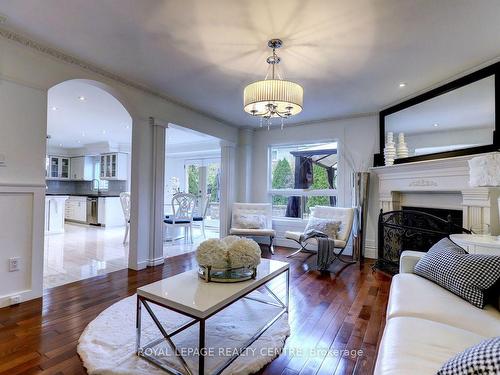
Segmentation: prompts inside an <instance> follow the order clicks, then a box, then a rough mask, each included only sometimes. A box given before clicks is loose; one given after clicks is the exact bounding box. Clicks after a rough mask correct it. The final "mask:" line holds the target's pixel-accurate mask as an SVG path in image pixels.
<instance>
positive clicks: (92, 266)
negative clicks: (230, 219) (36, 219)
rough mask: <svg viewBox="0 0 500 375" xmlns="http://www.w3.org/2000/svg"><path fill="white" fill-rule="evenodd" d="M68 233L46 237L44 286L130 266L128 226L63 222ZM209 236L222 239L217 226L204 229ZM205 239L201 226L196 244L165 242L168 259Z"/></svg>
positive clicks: (183, 252) (195, 230)
mask: <svg viewBox="0 0 500 375" xmlns="http://www.w3.org/2000/svg"><path fill="white" fill-rule="evenodd" d="M64 228H65V233H62V234H51V235H47V236H45V252H44V267H43V287H44V289H48V288H53V287H55V286H59V285H64V284H68V283H71V282H74V281H78V280H83V279H88V278H89V277H94V276H99V275H104V274H107V273H109V272H113V271H118V270H121V269H124V268H127V267H128V242H127V243H126V244H125V245H124V244H123V243H122V241H123V235H124V234H125V227H115V228H104V227H95V226H90V225H79V224H68V223H66V224H65V225H64ZM205 233H206V237H207V238H219V231H218V229H216V228H207V229H206V230H205ZM202 241H204V238H203V236H202V234H201V230H200V229H199V228H194V230H193V244H190V243H185V242H184V239H183V238H181V239H179V240H176V241H174V242H164V244H163V255H164V256H165V258H169V257H173V256H176V255H180V254H185V253H189V252H191V251H194V250H196V247H197V246H198V245H199V244H200V243H201V242H202Z"/></svg>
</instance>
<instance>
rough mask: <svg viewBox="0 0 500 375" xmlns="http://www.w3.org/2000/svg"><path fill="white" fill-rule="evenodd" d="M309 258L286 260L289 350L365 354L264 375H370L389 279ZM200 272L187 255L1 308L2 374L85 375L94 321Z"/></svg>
mask: <svg viewBox="0 0 500 375" xmlns="http://www.w3.org/2000/svg"><path fill="white" fill-rule="evenodd" d="M287 254H289V250H288V249H277V254H276V255H275V256H274V259H278V260H287V259H286V258H285V255H287ZM305 256H306V255H305V254H300V255H298V256H296V257H294V258H293V259H290V260H287V261H290V263H291V301H290V303H291V309H290V326H291V330H292V334H291V336H290V337H289V338H288V340H287V344H286V345H287V346H286V347H287V348H297V347H299V348H314V347H316V346H318V347H323V348H324V347H326V348H330V353H334V350H335V349H337V350H342V349H349V350H352V349H355V350H362V351H363V354H362V355H361V356H358V357H356V358H353V357H342V356H335V355H328V356H323V355H310V356H309V355H300V356H295V357H294V356H292V355H291V354H290V353H287V352H285V353H284V354H282V355H281V356H279V357H278V358H277V359H276V360H274V361H273V362H272V363H271V364H270V365H269V366H267V367H266V368H265V369H264V370H262V371H261V372H260V374H266V375H267V374H301V375H302V374H329V375H332V374H371V373H372V371H373V365H374V360H375V358H376V353H377V344H378V342H379V340H380V337H381V334H382V330H383V327H384V323H385V309H386V304H387V297H388V289H389V284H390V279H389V278H388V277H387V276H385V275H382V274H379V273H373V272H372V271H371V268H370V266H371V263H370V262H364V263H362V264H360V265H353V266H349V267H347V268H345V269H343V270H342V272H340V273H337V274H329V275H324V274H323V275H322V274H320V273H318V272H315V271H309V270H308V266H307V265H304V263H303V260H304V258H305ZM310 260H313V259H310ZM195 266H196V264H195V261H194V257H193V255H192V254H185V255H180V256H178V257H174V258H170V259H169V260H168V261H167V263H166V264H165V265H164V266H158V267H154V268H148V269H146V270H143V271H139V272H137V271H132V270H122V271H117V272H113V273H111V274H108V275H105V276H99V277H95V278H92V279H87V280H83V281H78V282H75V283H72V284H68V285H64V286H61V287H57V288H53V289H50V290H48V291H46V292H45V294H44V297H43V299H38V300H35V301H29V302H26V303H23V304H21V305H18V306H11V307H7V308H3V309H0V375H3V374H9V375H14V374H69V375H74V374H85V369H84V368H83V366H82V363H81V361H80V358H79V357H78V354H77V353H76V346H77V342H78V337H79V336H80V334H81V333H82V331H83V329H84V328H85V326H86V325H87V324H88V323H89V322H90V321H91V320H93V319H94V318H95V317H96V316H97V315H98V314H99V313H100V312H101V311H103V310H104V309H105V308H107V307H108V306H110V305H112V304H113V303H115V302H117V301H118V300H120V299H122V298H124V297H126V296H129V295H132V294H134V293H135V291H136V288H137V287H139V286H141V285H145V284H148V283H151V282H153V281H156V280H159V279H162V278H164V277H166V276H171V275H174V274H177V273H180V272H183V271H185V270H188V269H191V268H193V267H195ZM339 269H340V267H338V268H333V270H334V271H338V270H339ZM305 352H307V353H309V351H307V350H306V351H305Z"/></svg>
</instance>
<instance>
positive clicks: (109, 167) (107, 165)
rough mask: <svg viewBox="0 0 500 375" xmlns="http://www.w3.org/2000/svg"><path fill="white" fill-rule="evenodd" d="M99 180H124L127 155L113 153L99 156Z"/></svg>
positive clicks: (126, 175) (126, 168)
mask: <svg viewBox="0 0 500 375" xmlns="http://www.w3.org/2000/svg"><path fill="white" fill-rule="evenodd" d="M100 163H101V176H100V177H101V180H126V179H127V178H128V154H125V153H123V152H115V153H109V154H102V155H101V160H100Z"/></svg>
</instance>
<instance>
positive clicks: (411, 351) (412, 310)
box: [374, 251, 500, 375]
mask: <svg viewBox="0 0 500 375" xmlns="http://www.w3.org/2000/svg"><path fill="white" fill-rule="evenodd" d="M423 255H424V253H421V252H416V251H404V252H403V254H402V255H401V260H400V273H399V274H398V275H395V276H394V277H393V279H392V283H391V290H390V293H389V302H388V306H387V317H386V325H385V329H384V333H383V336H382V340H381V342H380V347H379V351H378V357H377V362H376V365H375V371H374V373H375V374H376V375H391V374H394V375H396V374H397V375H400V374H405V375H410V374H415V375H426V374H429V375H430V374H436V372H437V371H438V370H439V369H440V368H441V366H442V365H443V364H444V363H445V362H446V361H447V360H448V359H450V358H451V357H453V356H454V355H455V354H457V353H458V352H461V351H462V350H464V349H466V348H468V347H470V346H473V345H475V344H477V343H479V342H480V341H482V340H484V339H486V338H489V337H494V336H500V312H499V311H498V310H497V309H496V308H495V307H493V306H486V307H485V308H484V310H482V309H479V308H477V307H475V306H473V305H471V304H470V303H469V302H467V301H465V300H463V299H461V298H460V297H458V296H456V295H455V294H453V293H451V292H449V291H447V290H446V289H444V288H442V287H440V286H439V285H437V284H434V283H433V282H431V281H429V280H427V279H425V278H423V277H420V276H417V275H415V274H414V273H413V269H414V267H415V264H416V263H417V262H418V260H419V259H420V258H421V257H422V256H423Z"/></svg>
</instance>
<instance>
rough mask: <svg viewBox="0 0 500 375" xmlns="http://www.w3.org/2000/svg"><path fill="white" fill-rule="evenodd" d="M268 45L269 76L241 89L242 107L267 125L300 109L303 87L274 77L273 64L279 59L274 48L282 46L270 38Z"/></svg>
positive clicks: (301, 106) (277, 62) (292, 114)
mask: <svg viewBox="0 0 500 375" xmlns="http://www.w3.org/2000/svg"><path fill="white" fill-rule="evenodd" d="M268 46H269V47H271V48H272V49H273V54H272V56H269V57H268V58H267V63H268V64H269V65H270V69H271V77H270V78H269V79H267V76H266V79H264V80H262V81H257V82H254V83H251V84H249V85H248V86H246V87H245V89H244V91H243V105H244V107H243V109H244V110H245V112H247V113H248V114H250V115H252V116H256V117H260V118H261V126H262V121H263V120H264V121H265V122H266V125H267V126H268V127H269V126H270V125H272V119H273V118H279V119H281V126H282V127H283V120H284V119H287V118H288V117H290V116H294V115H296V114H298V113H300V112H301V111H302V108H303V101H304V89H303V88H302V86H300V85H299V84H297V83H295V82H291V81H286V80H283V79H281V78H280V77H278V78H276V77H275V69H276V68H275V65H277V64H279V62H280V61H281V59H280V58H279V57H278V56H277V55H276V48H279V47H281V46H282V42H281V40H279V39H272V40H270V41H269V43H268Z"/></svg>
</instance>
